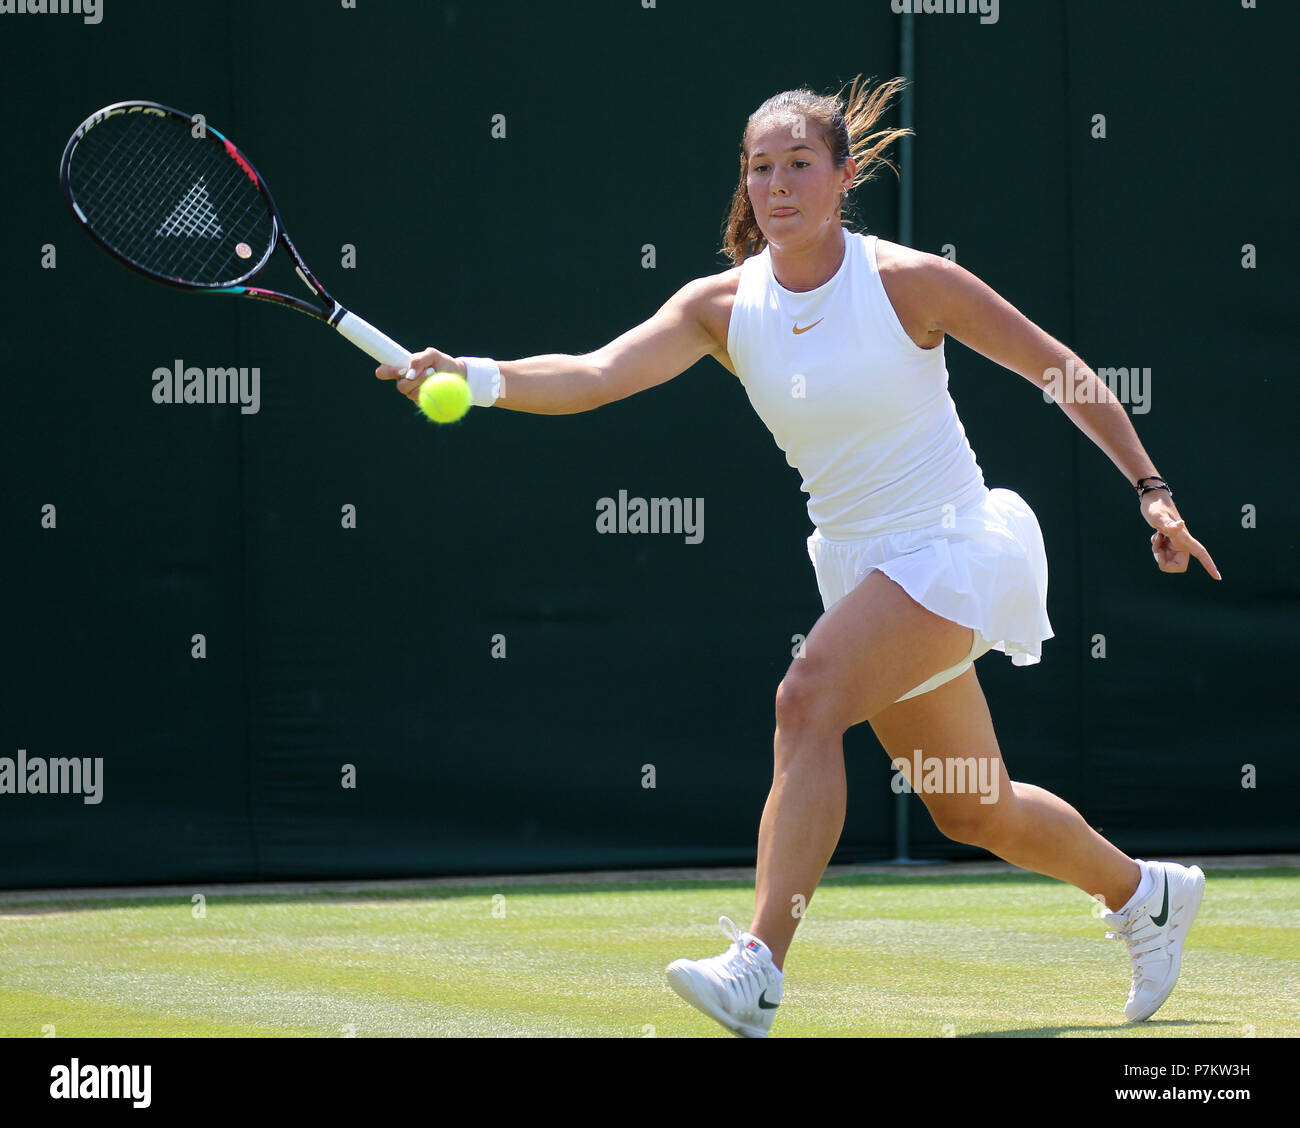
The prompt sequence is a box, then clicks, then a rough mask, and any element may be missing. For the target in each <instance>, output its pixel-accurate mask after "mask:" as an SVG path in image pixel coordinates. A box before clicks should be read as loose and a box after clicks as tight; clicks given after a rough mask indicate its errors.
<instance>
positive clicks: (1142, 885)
mask: <svg viewBox="0 0 1300 1128" xmlns="http://www.w3.org/2000/svg"><path fill="white" fill-rule="evenodd" d="M1135 861H1136V862H1137V864H1138V868H1139V869H1141V871H1142V878H1141V880H1139V881H1138V887H1137V892H1136V893H1134V894H1133V896H1132V897H1130V898H1129V899H1128V904H1126V905H1125V906H1124V907H1123V908H1122V909H1120V910H1119V911H1120V912H1121V913H1126V912H1128V911H1129V909H1131V908H1133V906H1134V905H1140V904H1141V903H1142V902H1143V901H1145V900H1146V899H1147V898H1148V897H1150V896H1151V892H1152V890H1154V889H1155V887H1156V879H1155V878H1154V877H1152V876H1151V871H1150V870H1149V869H1148V868H1147V863H1146V862H1144V861H1142V859H1141V858H1137V859H1135Z"/></svg>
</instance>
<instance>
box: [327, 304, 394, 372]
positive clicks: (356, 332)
mask: <svg viewBox="0 0 1300 1128" xmlns="http://www.w3.org/2000/svg"><path fill="white" fill-rule="evenodd" d="M334 328H335V329H337V330H338V331H339V332H340V333H342V334H343V336H344V337H346V338H347V339H348V340H349V341H351V342H352V343H353V344H354V345H356V346H357V348H359V349H360V350H361V351H362V352H363V353H368V354H369V355H370V356H372V357H374V358H375V359H376V360H377V361H379V363H380V364H392V365H395V366H396V367H397V368H405V367H407V365H409V364H410V363H411V353H410V351H409V350H408V349H404V348H402V346H401V345H399V344H398V343H397V342H396V341H394V340H393V338H392V337H389V336H387V335H386V334H384V333H381V332H380V331H379V330H378V329H376V328H375V327H374V326H373V325H371V324H370V322H368V321H363V320H362V319H361V318H359V317H358V316H357V315H356V314H355V313H345V314H344V315H343V316H342V317H341V318H340V319H339V322H338V324H337V325H335V326H334Z"/></svg>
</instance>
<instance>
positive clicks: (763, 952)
mask: <svg viewBox="0 0 1300 1128" xmlns="http://www.w3.org/2000/svg"><path fill="white" fill-rule="evenodd" d="M740 943H741V945H742V946H743V947H746V948H750V950H751V951H753V952H754V953H756V954H757V955H759V956H762V958H763V959H765V960H766V961H767V962H768V963H769V964H771V967H772V970H773V971H774V972H776V973H777V975H780V974H781V969H780V968H778V967H777V966H776V964H774V963H772V949H771V948H769V947H768V946H767V945H766V944H764V943H763V941H762V940H760V939H759V938H758V937H757V936H755V935H754V934H753V933H752V932H746V933H745V934H744V935H742V936H741V938H740ZM751 945H752V947H751Z"/></svg>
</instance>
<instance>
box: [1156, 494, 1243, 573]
mask: <svg viewBox="0 0 1300 1128" xmlns="http://www.w3.org/2000/svg"><path fill="white" fill-rule="evenodd" d="M1142 516H1143V517H1144V518H1145V519H1146V523H1147V524H1148V525H1150V526H1151V527H1152V528H1153V529H1155V532H1154V533H1152V534H1151V555H1152V556H1154V557H1155V561H1156V564H1157V565H1158V566H1159V568H1160V571H1162V572H1186V571H1187V565H1188V563H1189V561H1190V560H1191V558H1192V557H1193V556H1195V557H1196V559H1197V560H1199V561H1200V562H1201V565H1202V567H1204V569H1205V570H1206V571H1207V572H1209V573H1210V575H1211V576H1213V577H1214V578H1215V579H1216V580H1221V579H1223V577H1222V576H1221V575H1219V569H1218V568H1216V567H1215V565H1214V560H1213V558H1212V557H1211V556H1210V554H1209V553H1208V552H1206V551H1205V546H1204V545H1203V544H1201V542H1200V541H1198V540H1197V539H1196V538H1195V537H1194V536H1192V534H1191V533H1189V532H1188V531H1187V522H1186V521H1184V520H1183V519H1182V518H1181V517H1180V516H1179V515H1178V509H1177V507H1176V506H1175V505H1174V501H1173V498H1171V497H1170V496H1169V495H1168V494H1167V493H1165V491H1164V490H1152V491H1151V492H1150V493H1148V494H1144V495H1143V497H1142Z"/></svg>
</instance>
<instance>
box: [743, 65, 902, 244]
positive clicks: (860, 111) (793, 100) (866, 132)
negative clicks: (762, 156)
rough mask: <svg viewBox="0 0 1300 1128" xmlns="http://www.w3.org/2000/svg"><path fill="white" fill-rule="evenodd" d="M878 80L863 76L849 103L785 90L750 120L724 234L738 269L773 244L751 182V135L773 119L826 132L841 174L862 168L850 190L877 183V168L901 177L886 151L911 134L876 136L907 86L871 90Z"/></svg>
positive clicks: (895, 82)
mask: <svg viewBox="0 0 1300 1128" xmlns="http://www.w3.org/2000/svg"><path fill="white" fill-rule="evenodd" d="M873 81H874V80H873V79H867V80H865V81H863V79H862V76H861V75H858V76H857V78H855V79H854V80H853V83H852V85H851V86H850V87H849V94H848V102H847V104H846V103H845V101H844V97H843V95H844V89H843V88H842V87H841V89H840V92H839V93H838V94H828V95H822V94H817V93H814V92H813V91H811V90H803V89H800V90H784V91H782V92H781V93H780V94H774V95H773V96H772V97H771V98H769V99H768V100H767V101H766V102H764V103H763V104H762V105H761V106H759V107H758V109H756V110H755V111H754V112H753V113H752V114H750V115H749V120H748V121H747V122H746V123H745V131H744V133H743V134H742V135H741V138H740V183H739V184H737V185H736V194H735V195H734V196H732V198H731V211H730V214H729V215H728V216H727V222H726V225H725V227H724V228H723V246H722V253H723V254H725V255H726V256H727V258H729V259H730V260H731V261H732V263H733V265H736V266H739V265H740V264H741V263H742V262H744V261H745V260H746V259H747V258H749V257H750V256H751V255H756V254H758V253H759V252H760V251H762V249H763V247H764V246H766V244H767V239H766V238H765V237H764V235H763V232H762V230H761V229H760V228H759V226H758V220H756V219H755V218H754V208H753V205H752V204H751V203H750V200H749V191H748V190H747V188H746V186H745V180H746V178H747V177H748V176H749V152H748V149H749V133H750V130H751V129H752V128H753V127H754V125H755V124H756V123H758V122H760V121H762V120H763V119H765V118H768V117H771V116H773V115H778V114H780V115H796V116H798V117H801V118H802V119H803V120H804V121H806V122H812V123H814V124H815V125H818V126H820V127H821V130H822V140H823V141H825V142H826V146H827V148H828V149H830V152H831V159H832V160H833V161H834V163H835V167H836V168H843V167H844V162H845V161H846V160H847V159H848V158H849V157H852V158H853V159H854V160H855V161H856V162H857V165H858V168H857V175H856V176H855V177H854V178H853V183H852V184H850V185H849V187H850V188H856V187H857V186H858V185H859V184H862V183H864V182H865V181H867V180H871V179H873V178H874V176H875V174H876V170H877V168H879V166H881V165H887V166H888V167H889V168H892V169H893V170H894V172H895V173H897V172H898V169H897V168H896V167H895V165H894V163H893V162H892V161H891V160H889V158H888V157H886V156H884V150H885V149H887V148H888V147H889V146H890V145H891V144H893V143H894V142H895V141H897V140H898V139H899V138H900V137H907V136H909V135H910V134H911V133H912V131H911V130H910V129H880V130H876V131H875V132H872V130H873V128H874V126H875V124H876V122H877V121H879V120H880V116H881V115H882V114H883V113H884V111H885V109H886V107H887V106H888V105H889V102H890V100H891V99H892V98H893V97H894V95H895V94H897V93H898V92H899V91H900V90H901V89H902V88H903V86H904V85H905V84H906V80H905V79H902V78H892V79H890V80H889V81H888V82H884V83H881V84H880V85H879V86H877V87H876V88H875V89H874V90H872V89H871V83H872V82H873Z"/></svg>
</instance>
